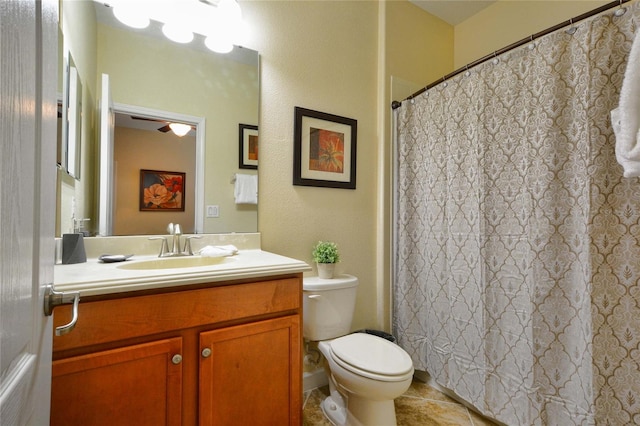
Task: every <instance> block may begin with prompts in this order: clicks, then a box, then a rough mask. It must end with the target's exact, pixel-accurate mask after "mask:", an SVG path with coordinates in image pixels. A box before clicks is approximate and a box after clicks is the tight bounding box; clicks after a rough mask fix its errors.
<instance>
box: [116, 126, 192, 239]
mask: <svg viewBox="0 0 640 426" xmlns="http://www.w3.org/2000/svg"><path fill="white" fill-rule="evenodd" d="M114 140H115V143H114V147H113V162H114V168H115V169H116V171H117V172H116V179H115V181H114V187H115V191H114V192H115V197H114V201H115V202H114V210H115V214H114V218H113V235H138V234H142V235H145V234H146V235H153V234H156V235H157V234H165V233H166V232H167V224H168V223H178V224H180V227H181V229H182V232H183V233H185V234H190V233H193V229H194V217H195V214H194V196H195V191H194V182H193V176H195V170H196V162H195V158H196V140H195V137H194V136H189V135H186V136H183V137H179V136H176V135H175V134H174V133H173V132H166V133H161V132H158V131H155V130H153V131H152V130H140V129H130V128H127V127H116V128H115V138H114ZM167 154H169V155H167ZM140 169H146V170H165V171H169V172H182V173H186V176H185V185H184V202H185V209H184V211H183V212H180V211H175V212H174V211H140V208H139V207H140Z"/></svg>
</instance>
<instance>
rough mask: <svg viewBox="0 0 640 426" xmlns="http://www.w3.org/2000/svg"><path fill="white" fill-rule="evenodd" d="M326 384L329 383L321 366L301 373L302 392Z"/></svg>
mask: <svg viewBox="0 0 640 426" xmlns="http://www.w3.org/2000/svg"><path fill="white" fill-rule="evenodd" d="M327 384H329V380H328V379H327V375H326V374H325V372H324V369H323V368H318V369H317V370H315V371H310V372H306V371H305V372H304V374H303V375H302V388H303V391H304V392H306V391H310V390H312V389H315V388H319V387H321V386H325V385H327Z"/></svg>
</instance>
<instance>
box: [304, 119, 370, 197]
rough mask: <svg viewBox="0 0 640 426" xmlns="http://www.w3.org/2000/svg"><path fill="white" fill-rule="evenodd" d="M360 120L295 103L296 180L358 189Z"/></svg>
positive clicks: (308, 183)
mask: <svg viewBox="0 0 640 426" xmlns="http://www.w3.org/2000/svg"><path fill="white" fill-rule="evenodd" d="M357 130H358V122H357V121H356V120H354V119H352V118H346V117H341V116H339V115H333V114H328V113H325V112H319V111H313V110H310V109H306V108H301V107H295V124H294V145H293V184H294V185H302V186H322V187H328V188H345V189H356V141H357Z"/></svg>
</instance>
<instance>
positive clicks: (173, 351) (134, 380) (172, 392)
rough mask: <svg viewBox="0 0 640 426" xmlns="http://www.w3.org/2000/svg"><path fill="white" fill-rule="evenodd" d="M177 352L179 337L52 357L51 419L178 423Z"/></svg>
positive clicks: (57, 422) (85, 424)
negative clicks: (69, 355) (80, 354)
mask: <svg viewBox="0 0 640 426" xmlns="http://www.w3.org/2000/svg"><path fill="white" fill-rule="evenodd" d="M176 355H177V356H176ZM181 357H182V338H179V337H178V338H172V339H165V340H158V341H154V342H150V343H144V344H139V345H132V346H126V347H123V348H118V349H113V350H108V351H103V352H95V353H91V354H88V355H82V356H76V357H71V358H65V359H61V360H58V361H54V362H53V374H52V401H51V424H52V425H56V426H57V425H74V426H77V425H83V426H88V425H109V426H113V425H119V426H121V425H136V426H141V425H153V426H158V425H177V424H180V421H181V413H182V412H181V406H182V361H181Z"/></svg>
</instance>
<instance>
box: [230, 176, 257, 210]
mask: <svg viewBox="0 0 640 426" xmlns="http://www.w3.org/2000/svg"><path fill="white" fill-rule="evenodd" d="M235 183H236V187H235V197H236V204H258V175H243V174H240V173H238V174H236V182H235Z"/></svg>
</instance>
